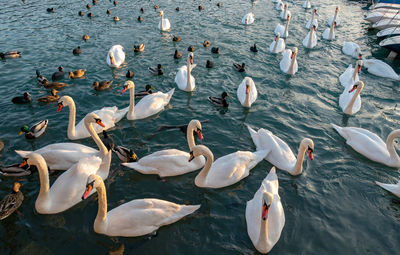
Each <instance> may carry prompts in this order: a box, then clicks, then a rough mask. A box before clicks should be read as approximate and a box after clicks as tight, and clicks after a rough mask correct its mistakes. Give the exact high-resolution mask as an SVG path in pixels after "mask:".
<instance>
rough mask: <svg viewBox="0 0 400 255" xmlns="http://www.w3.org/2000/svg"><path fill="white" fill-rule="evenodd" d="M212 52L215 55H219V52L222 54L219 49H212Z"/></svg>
mask: <svg viewBox="0 0 400 255" xmlns="http://www.w3.org/2000/svg"><path fill="white" fill-rule="evenodd" d="M211 52H212V53H215V54H219V52H220V50H219V47H212V48H211Z"/></svg>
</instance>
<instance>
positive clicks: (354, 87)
mask: <svg viewBox="0 0 400 255" xmlns="http://www.w3.org/2000/svg"><path fill="white" fill-rule="evenodd" d="M356 88H357V85H354V86H353V88H351V90H350V91H349V93H351V92H353V91H354V90H356Z"/></svg>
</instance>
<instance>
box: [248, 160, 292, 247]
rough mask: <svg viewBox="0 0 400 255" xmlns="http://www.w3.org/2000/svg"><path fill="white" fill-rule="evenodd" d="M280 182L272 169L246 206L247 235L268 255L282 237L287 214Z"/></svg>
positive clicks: (255, 245) (273, 168)
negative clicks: (280, 193) (279, 190)
mask: <svg viewBox="0 0 400 255" xmlns="http://www.w3.org/2000/svg"><path fill="white" fill-rule="evenodd" d="M278 189H279V182H278V176H277V175H276V170H275V167H272V168H271V170H270V172H269V174H268V175H267V177H266V178H265V179H264V180H263V181H262V183H261V187H260V188H259V189H258V190H257V192H256V193H255V194H254V197H253V199H252V200H250V201H247V204H246V224H247V233H248V235H249V237H250V239H251V242H252V243H253V245H254V247H256V249H257V251H259V252H261V253H264V254H265V253H268V252H269V251H270V250H271V249H272V248H273V247H274V245H275V244H276V243H277V242H278V240H279V238H280V237H281V233H282V229H283V227H284V226H285V212H284V211H283V206H282V203H281V197H280V196H279V193H278Z"/></svg>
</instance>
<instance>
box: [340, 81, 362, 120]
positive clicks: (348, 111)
mask: <svg viewBox="0 0 400 255" xmlns="http://www.w3.org/2000/svg"><path fill="white" fill-rule="evenodd" d="M361 90H362V87H358V88H357V90H356V92H355V93H354V94H353V97H352V98H351V100H350V102H349V104H348V105H347V107H346V108H345V109H344V113H346V114H352V113H353V106H354V103H355V102H356V99H357V97H358V96H359V95H360V93H361ZM345 93H347V91H345Z"/></svg>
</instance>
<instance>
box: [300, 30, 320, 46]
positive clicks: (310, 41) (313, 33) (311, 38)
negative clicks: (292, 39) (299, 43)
mask: <svg viewBox="0 0 400 255" xmlns="http://www.w3.org/2000/svg"><path fill="white" fill-rule="evenodd" d="M317 42H318V37H317V29H316V27H315V26H314V25H313V26H312V28H311V29H310V32H308V34H307V35H306V37H305V38H304V39H303V46H304V47H306V48H308V49H312V48H314V47H315V46H316V45H317Z"/></svg>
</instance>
